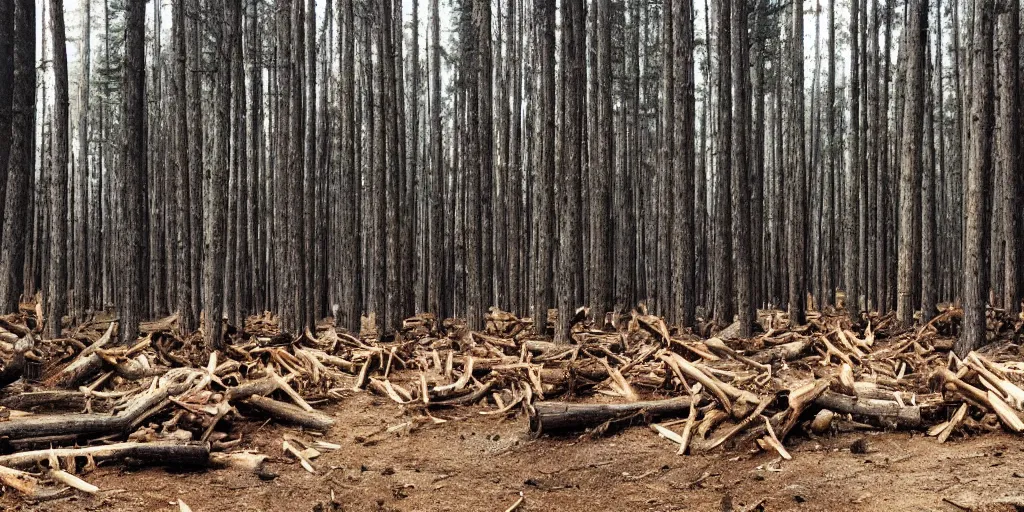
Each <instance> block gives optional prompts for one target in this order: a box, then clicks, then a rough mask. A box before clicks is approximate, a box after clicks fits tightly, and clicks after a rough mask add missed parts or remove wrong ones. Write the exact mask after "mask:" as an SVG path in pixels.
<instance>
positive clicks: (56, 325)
mask: <svg viewBox="0 0 1024 512" xmlns="http://www.w3.org/2000/svg"><path fill="white" fill-rule="evenodd" d="M50 36H51V38H52V39H53V84H54V88H53V89H54V92H53V125H52V126H53V130H54V132H53V145H52V147H51V149H52V153H51V158H52V159H53V167H52V169H51V172H50V186H49V191H50V199H49V207H50V217H49V218H50V237H51V241H50V247H49V251H50V253H49V255H48V258H47V259H48V262H49V264H50V272H49V274H48V276H49V279H48V281H49V282H48V283H47V287H46V306H47V307H46V335H47V336H48V337H50V338H58V337H60V333H61V321H62V320H63V318H64V315H65V314H66V313H67V309H68V260H67V257H68V252H67V243H68V224H67V220H68V219H67V212H68V129H69V127H68V122H69V120H68V50H67V35H66V34H65V32H64V1H63V0H50Z"/></svg>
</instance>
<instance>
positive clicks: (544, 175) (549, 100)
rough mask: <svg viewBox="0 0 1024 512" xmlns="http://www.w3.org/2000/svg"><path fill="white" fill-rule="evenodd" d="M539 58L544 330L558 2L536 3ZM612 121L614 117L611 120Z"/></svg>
mask: <svg viewBox="0 0 1024 512" xmlns="http://www.w3.org/2000/svg"><path fill="white" fill-rule="evenodd" d="M536 6H537V9H536V14H537V20H536V21H537V31H538V39H539V45H538V50H539V53H538V56H539V62H540V68H541V72H540V91H539V94H540V107H541V109H540V111H541V114H540V116H539V117H538V121H537V122H538V123H539V126H538V133H539V134H540V143H541V148H540V154H539V156H540V158H539V159H538V162H539V164H540V165H539V166H538V168H537V169H536V177H535V178H534V182H533V197H534V201H535V202H534V209H533V218H534V229H533V242H532V243H533V249H534V250H533V251H532V252H533V258H532V259H533V265H534V267H533V268H534V269H535V270H534V272H533V290H534V297H533V307H532V308H531V310H532V314H533V318H534V320H535V322H536V324H537V325H538V326H540V329H541V331H543V330H544V326H545V325H546V324H547V316H548V308H550V307H551V306H554V305H555V303H554V287H553V286H552V282H553V278H554V265H553V262H554V248H553V247H552V244H553V243H554V240H555V219H554V217H555V215H554V213H555V205H554V201H553V198H554V193H553V190H554V185H555V2H554V0H544V1H541V2H538V3H537V4H536ZM609 120H610V117H609Z"/></svg>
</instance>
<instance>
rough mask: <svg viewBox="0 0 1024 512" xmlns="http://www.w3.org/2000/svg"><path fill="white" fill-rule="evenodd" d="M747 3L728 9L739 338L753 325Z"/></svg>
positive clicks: (736, 3) (736, 1)
mask: <svg viewBox="0 0 1024 512" xmlns="http://www.w3.org/2000/svg"><path fill="white" fill-rule="evenodd" d="M746 7H747V2H746V0H733V5H732V31H733V33H732V60H733V61H732V76H733V88H732V89H733V98H734V101H733V105H734V106H735V109H734V115H733V123H732V150H731V151H732V153H733V162H732V187H733V189H732V224H733V230H732V235H733V243H732V249H733V250H732V256H733V265H734V272H735V274H734V276H735V288H736V309H737V314H738V321H739V324H740V330H739V334H738V335H739V337H741V338H749V337H750V332H751V330H752V329H753V325H754V316H755V313H754V303H753V300H752V296H751V295H752V289H753V281H752V269H751V254H750V252H751V247H750V169H749V164H748V155H747V149H748V137H747V135H748V133H747V130H748V126H749V123H750V102H749V100H748V97H747V82H746V80H745V77H746V70H747V67H748V66H747V58H748V57H747V56H748V46H747V9H746Z"/></svg>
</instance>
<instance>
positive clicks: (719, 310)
mask: <svg viewBox="0 0 1024 512" xmlns="http://www.w3.org/2000/svg"><path fill="white" fill-rule="evenodd" d="M731 7H732V6H731V2H729V1H723V2H719V5H718V39H717V48H718V89H717V92H718V138H717V140H716V146H717V147H718V152H717V156H718V158H717V159H716V162H715V179H714V184H715V185H714V187H715V188H714V197H715V206H714V208H715V210H714V212H715V227H714V236H715V251H714V262H715V263H716V265H717V269H716V275H717V278H716V279H715V281H714V282H715V301H714V319H715V322H716V323H717V324H718V326H719V327H726V326H728V325H729V324H731V323H732V319H733V293H732V290H733V287H732V282H733V273H732V257H733V254H732V218H731V215H732V208H731V200H732V193H731V189H732V187H731V181H732V180H731V179H730V173H731V172H732V151H731V148H732V147H733V146H732V136H733V133H732V111H733V109H732V81H733V79H732V60H731V59H732V44H731V41H732V29H731V23H732V19H731Z"/></svg>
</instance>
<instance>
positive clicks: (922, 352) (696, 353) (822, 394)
mask: <svg viewBox="0 0 1024 512" xmlns="http://www.w3.org/2000/svg"><path fill="white" fill-rule="evenodd" d="M960 314H961V313H960V311H959V310H957V309H953V308H949V309H947V310H946V311H945V312H944V313H943V314H942V315H940V316H939V317H937V318H935V319H934V320H932V321H931V322H929V323H928V324H927V325H925V326H924V327H923V328H920V329H916V330H899V329H896V328H895V327H894V325H893V318H892V317H891V316H878V315H869V316H862V317H859V318H852V319H851V318H850V317H848V316H846V315H845V314H839V313H836V312H827V313H826V312H812V313H810V314H809V315H808V320H809V321H808V324H807V325H802V326H790V325H789V321H788V319H787V318H786V315H785V313H783V312H779V311H764V312H761V314H760V315H759V323H760V332H761V333H760V334H759V335H757V336H755V337H754V338H752V339H747V340H739V339H733V338H732V333H733V332H735V328H727V329H725V330H723V331H720V332H719V333H718V335H717V337H713V338H709V339H700V338H698V337H697V336H693V335H691V334H688V333H682V332H674V331H670V330H669V329H668V328H667V327H666V325H665V323H664V321H663V320H662V319H660V318H658V317H657V316H654V315H650V314H647V312H646V311H645V310H644V308H643V307H642V306H641V307H638V308H636V309H635V310H633V311H631V312H630V313H628V314H625V315H618V316H616V315H611V316H607V317H605V318H602V319H601V322H600V324H598V323H595V322H593V321H592V320H590V319H589V316H590V315H589V314H588V312H587V311H586V310H582V309H581V310H580V311H578V312H577V314H576V317H575V318H574V320H575V323H574V324H573V327H572V329H571V331H570V332H569V333H567V336H566V337H567V340H566V341H565V342H557V343H556V342H555V341H554V340H553V337H552V336H551V335H550V333H551V329H552V326H553V325H556V324H558V322H557V319H556V318H553V317H551V316H550V315H549V318H548V319H547V322H546V324H545V326H543V327H539V326H537V325H534V321H533V320H532V319H530V318H518V317H516V316H514V315H512V314H510V313H507V312H504V311H501V310H499V309H497V308H492V309H491V310H490V311H489V312H488V314H487V315H486V318H485V328H484V329H483V330H481V331H473V330H471V329H469V328H468V327H467V325H466V323H465V322H463V321H460V320H457V319H447V320H444V321H440V322H439V321H438V320H437V319H436V318H435V317H434V316H432V315H429V314H421V315H418V316H416V317H413V318H410V319H407V320H406V321H405V322H404V324H403V326H402V329H401V330H400V331H399V332H397V333H393V334H389V335H387V336H381V335H380V334H379V333H378V332H377V330H376V327H375V326H376V321H375V319H374V318H373V317H372V316H371V317H368V318H364V321H363V324H362V325H363V328H362V329H361V332H360V333H358V334H350V333H346V332H344V331H342V330H339V329H337V328H335V327H334V326H333V325H332V324H331V323H330V322H329V321H325V322H324V323H322V324H321V325H318V326H317V328H316V329H315V330H307V331H306V332H304V333H303V334H302V335H301V336H298V337H294V336H288V335H283V334H282V333H281V332H280V331H279V329H278V327H277V322H276V319H275V318H274V317H273V316H272V315H270V314H269V313H268V314H265V315H263V316H258V317H250V318H249V319H248V320H247V321H246V324H245V325H244V326H241V327H240V328H239V327H229V328H228V330H227V332H226V333H225V336H226V339H227V349H226V350H225V351H224V352H223V353H207V352H206V351H205V350H204V349H203V348H202V343H201V333H193V334H191V335H188V336H181V335H179V334H177V332H178V328H177V318H176V317H174V316H171V317H168V318H164V319H161V320H157V321H154V322H147V323H144V324H143V325H142V326H141V331H142V335H141V337H140V339H139V340H138V341H137V343H135V344H134V345H132V346H117V345H115V344H114V343H112V339H114V330H115V329H116V323H115V322H113V321H111V320H95V321H92V322H90V323H86V324H83V325H81V326H79V327H78V328H76V329H73V330H71V332H70V333H69V334H68V336H67V337H66V338H62V339H56V340H45V341H41V342H37V341H36V337H37V331H36V329H37V326H38V325H41V322H39V321H38V316H39V314H38V311H37V312H35V314H34V315H33V314H32V312H31V311H29V312H23V313H20V314H17V315H8V316H5V317H0V353H3V354H4V360H5V361H7V364H6V365H5V366H4V368H3V370H2V371H0V386H3V390H2V392H0V407H2V408H0V483H2V484H3V485H4V486H6V487H8V488H14V489H18V490H19V491H21V492H22V493H24V494H26V495H28V496H30V497H32V498H35V499H43V498H46V497H52V496H59V495H62V494H66V493H67V492H70V491H69V488H75V489H79V490H81V491H83V492H96V491H97V489H96V488H95V486H92V485H91V484H88V483H87V482H85V481H84V480H82V479H81V478H79V477H78V476H76V475H80V474H83V472H87V471H88V470H89V469H90V468H92V467H94V465H95V463H96V462H97V461H103V460H110V461H119V460H120V461H124V460H130V461H135V462H141V463H143V464H160V465H164V464H170V465H175V466H181V465H195V466H210V465H214V466H225V465H226V466H232V467H242V468H246V469H248V470H252V471H254V472H256V473H258V474H261V476H265V475H264V472H265V470H264V469H263V462H264V460H266V458H267V455H266V454H260V453H253V452H247V451H243V450H240V449H239V448H240V447H241V446H242V444H243V441H244V439H245V438H246V436H247V435H250V434H251V433H252V431H253V430H254V429H255V428H256V427H258V426H259V425H261V424H263V423H265V422H266V421H267V420H268V419H270V420H273V421H278V422H281V423H286V424H290V425H293V426H296V427H298V428H300V429H302V431H303V432H306V433H307V434H308V435H307V436H305V437H304V438H303V437H299V436H297V435H291V434H285V435H284V436H283V439H282V443H281V450H282V452H283V453H284V454H285V455H286V456H288V457H290V458H292V459H294V460H295V461H297V462H298V463H299V464H300V465H301V466H302V467H303V468H305V469H306V470H307V471H309V472H315V471H316V467H315V464H314V460H315V459H316V457H317V456H318V455H319V454H320V452H321V451H322V450H332V449H338V448H340V446H339V445H337V444H333V443H330V442H327V441H324V440H323V439H322V438H319V437H317V436H316V435H314V434H315V433H317V432H320V433H322V432H327V431H329V430H330V428H331V427H332V425H333V424H334V419H333V418H332V417H331V416H330V415H328V414H325V413H323V412H321V411H319V410H317V408H316V407H317V406H321V405H322V404H326V403H329V402H332V401H340V400H343V399H344V398H346V397H349V396H351V395H352V394H353V393H360V392H371V393H374V394H377V395H380V396H381V397H384V398H385V399H388V400H393V401H394V402H396V403H399V404H401V405H402V406H403V407H405V408H406V409H407V410H408V412H409V413H410V414H411V415H413V416H414V417H415V418H416V421H421V422H424V423H430V424H442V423H445V422H446V421H451V420H452V419H453V417H451V416H449V415H450V412H449V411H451V410H452V409H453V408H458V407H461V406H476V409H474V411H475V412H476V413H479V414H482V415H490V416H495V417H505V416H512V415H517V414H525V415H527V416H528V417H529V419H530V429H531V430H532V431H533V432H534V433H535V434H537V435H541V434H548V435H566V434H576V433H579V432H584V431H585V432H589V433H590V434H591V435H599V434H600V433H602V432H606V431H608V430H609V429H612V428H619V427H622V426H624V425H629V424H637V423H644V424H650V425H651V428H653V429H654V430H656V431H657V432H658V433H659V434H660V435H661V436H663V437H666V438H668V439H670V440H671V441H673V442H674V443H676V444H678V452H679V453H693V452H698V451H701V452H703V451H708V450H713V449H716V448H718V447H721V446H725V447H726V448H727V449H728V448H733V449H734V448H738V447H747V446H758V447H760V448H761V449H764V450H769V451H776V452H778V453H779V454H780V455H781V456H783V457H785V458H789V456H790V455H789V453H788V452H787V451H786V443H787V440H788V439H790V438H791V436H793V435H794V433H798V432H806V433H815V434H823V433H827V432H830V431H842V430H863V429H873V430H878V429H913V430H924V431H927V432H928V434H929V435H933V436H935V437H937V438H938V439H939V441H941V442H944V441H945V440H946V439H948V438H949V437H950V436H952V435H954V434H957V433H970V432H981V431H989V430H997V429H1007V430H1010V431H1013V432H1021V431H1024V421H1022V419H1021V418H1022V416H1021V413H1022V411H1024V389H1022V387H1021V383H1022V382H1024V362H1022V358H1021V354H1020V350H1019V347H1018V346H1017V345H1015V344H1014V343H1012V342H1009V341H1002V342H1000V343H994V344H992V345H990V346H989V347H988V348H987V349H986V350H985V352H984V353H971V354H969V355H968V356H967V357H966V358H964V359H960V358H957V357H956V356H955V355H954V354H952V353H951V352H950V349H951V348H952V338H951V335H952V334H955V331H956V329H957V325H958V322H959V318H960ZM1019 327H1020V326H1019V325H1016V324H1014V322H1013V319H1009V318H1007V315H1006V313H1005V312H1000V311H995V310H993V311H990V329H991V332H992V334H993V337H994V338H998V339H1004V338H1006V337H1007V334H1008V333H1010V332H1017V331H1018V330H1019ZM556 399H561V400H566V401H564V402H563V401H554V400H556ZM480 408H482V409H483V410H479V409H480ZM667 420H671V421H667ZM654 421H664V422H663V423H652V422H654ZM680 428H681V430H680Z"/></svg>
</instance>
